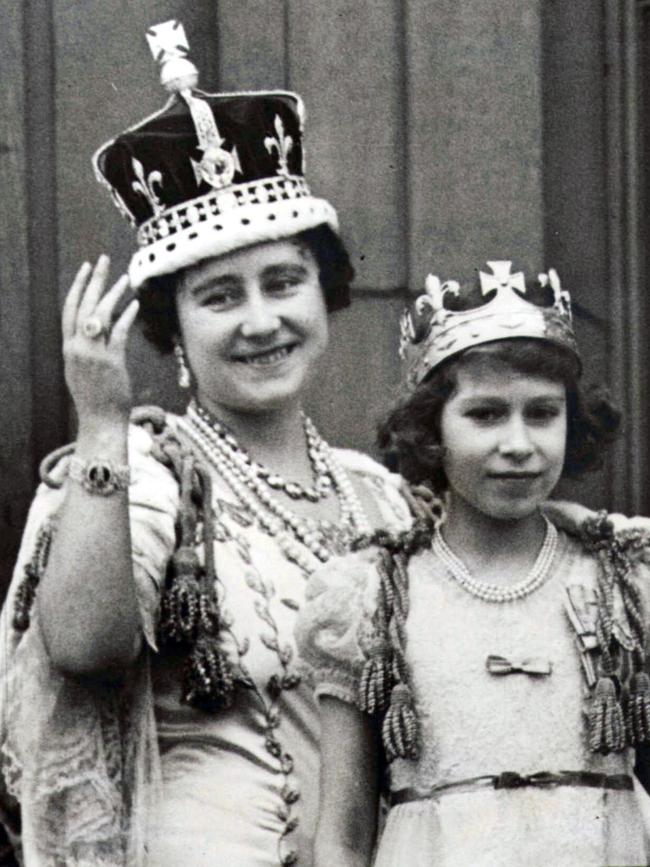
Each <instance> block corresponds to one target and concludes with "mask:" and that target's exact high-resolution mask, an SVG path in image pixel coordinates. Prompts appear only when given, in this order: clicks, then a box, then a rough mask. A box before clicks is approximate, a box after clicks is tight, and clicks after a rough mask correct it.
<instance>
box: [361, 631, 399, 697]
mask: <svg viewBox="0 0 650 867" xmlns="http://www.w3.org/2000/svg"><path fill="white" fill-rule="evenodd" d="M391 681H392V678H391V672H390V663H389V661H388V658H387V654H386V650H385V649H384V647H383V645H382V644H377V646H376V647H374V648H373V649H372V650H371V651H370V655H369V656H368V659H366V661H365V663H364V666H363V670H362V672H361V679H360V681H359V706H360V708H361V710H362V711H364V713H368V714H374V713H379V712H381V711H383V710H384V709H385V708H386V706H387V704H388V698H389V696H390V690H391V686H392V683H391Z"/></svg>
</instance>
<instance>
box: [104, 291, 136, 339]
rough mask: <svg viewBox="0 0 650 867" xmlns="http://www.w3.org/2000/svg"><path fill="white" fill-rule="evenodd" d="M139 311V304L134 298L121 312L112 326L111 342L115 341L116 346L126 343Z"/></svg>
mask: <svg viewBox="0 0 650 867" xmlns="http://www.w3.org/2000/svg"><path fill="white" fill-rule="evenodd" d="M139 309H140V302H139V301H138V300H137V298H134V299H133V301H131V303H130V304H129V305H128V306H127V307H126V309H125V310H123V311H122V314H121V315H120V317H119V318H118V320H117V322H116V323H115V325H114V326H113V330H112V331H111V341H115V342H116V343H118V344H119V343H126V339H127V337H128V336H129V331H130V329H131V326H132V325H133V323H134V322H135V317H136V316H137V315H138V310H139Z"/></svg>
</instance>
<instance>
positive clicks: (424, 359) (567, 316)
mask: <svg viewBox="0 0 650 867" xmlns="http://www.w3.org/2000/svg"><path fill="white" fill-rule="evenodd" d="M487 266H488V268H489V271H479V274H478V286H476V285H474V284H461V283H459V282H457V281H455V280H447V281H445V282H444V283H443V282H442V281H441V280H440V278H439V277H436V276H434V275H433V274H429V276H428V277H427V279H426V281H425V293H424V294H423V295H420V296H418V298H416V299H415V301H414V302H413V304H412V305H411V307H410V308H408V309H407V310H406V311H405V312H404V314H403V315H402V319H401V325H400V357H401V359H402V361H403V362H404V367H405V379H406V384H407V387H409V388H415V387H416V386H417V385H419V384H420V383H421V382H422V381H423V380H424V379H425V378H426V377H427V376H428V375H429V374H430V373H431V371H432V370H434V369H435V368H436V367H438V366H439V365H440V364H442V362H443V361H446V360H447V359H448V358H451V357H452V356H455V355H458V353H460V352H463V351H464V350H466V349H469V348H470V347H472V346H479V345H481V344H484V343H491V342H493V341H496V340H507V339H512V338H516V337H530V338H535V339H539V340H546V341H549V342H550V343H554V344H557V345H559V346H563V347H565V348H566V349H568V350H570V351H571V352H572V353H573V354H574V355H575V356H576V358H577V359H578V360H579V355H578V348H577V344H576V340H575V335H574V333H573V324H572V316H571V298H570V296H569V293H568V292H567V291H566V290H565V289H562V287H561V286H560V279H559V277H558V275H557V272H556V271H555V270H553V269H550V270H549V271H548V273H546V274H539V275H538V276H537V281H536V282H535V283H527V282H526V278H525V275H524V273H523V271H517V272H514V273H513V271H512V262H509V261H493V262H488V263H487Z"/></svg>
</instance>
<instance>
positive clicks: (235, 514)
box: [0, 417, 409, 867]
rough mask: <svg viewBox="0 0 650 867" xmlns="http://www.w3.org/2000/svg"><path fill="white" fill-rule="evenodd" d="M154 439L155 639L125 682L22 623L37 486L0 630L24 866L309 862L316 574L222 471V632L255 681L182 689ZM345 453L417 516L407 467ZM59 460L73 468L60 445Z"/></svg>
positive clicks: (391, 500) (147, 615) (171, 530)
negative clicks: (198, 691)
mask: <svg viewBox="0 0 650 867" xmlns="http://www.w3.org/2000/svg"><path fill="white" fill-rule="evenodd" d="M169 421H170V423H172V424H173V423H174V420H173V417H172V418H170V419H169ZM151 444H152V440H151V437H150V436H149V434H148V433H147V432H146V431H145V430H144V429H143V428H139V427H134V428H133V430H132V431H131V435H130V442H129V461H130V466H131V472H132V484H131V487H130V492H129V498H130V521H131V533H132V546H133V561H134V574H135V580H136V585H137V590H138V596H139V604H140V609H141V614H142V621H143V629H144V633H145V636H146V643H147V647H146V649H145V651H144V652H143V654H142V657H141V659H140V661H139V663H138V664H137V666H136V667H135V670H134V672H133V673H132V676H131V679H130V682H129V683H127V684H126V685H125V686H123V687H122V689H120V690H119V691H118V690H115V691H114V692H113V694H111V691H110V690H109V689H104V690H101V691H98V690H95V691H93V690H92V689H90V688H85V687H84V686H83V685H80V684H75V683H72V682H71V681H69V680H66V679H65V678H63V677H61V676H60V675H58V674H57V673H56V672H55V671H54V670H53V669H52V667H51V666H50V665H49V663H48V659H47V654H46V652H45V650H44V647H43V643H42V638H41V636H40V630H39V628H38V621H37V617H36V612H33V613H32V617H31V625H30V627H29V629H28V630H27V632H26V633H25V634H24V636H23V637H21V636H20V635H19V634H18V633H16V632H15V630H13V629H12V627H11V625H10V615H11V612H12V608H13V600H14V598H15V593H16V587H17V585H18V583H19V581H20V580H21V578H22V574H23V567H24V564H25V563H26V562H27V560H28V558H29V556H30V554H31V551H32V549H33V547H34V539H35V536H36V532H37V529H38V528H39V527H40V526H41V525H42V524H43V522H44V521H46V520H47V519H48V517H49V516H50V515H52V514H54V513H55V511H56V509H57V508H58V506H59V505H60V503H61V500H62V498H63V494H64V488H62V489H60V490H52V489H51V488H46V487H45V486H43V485H41V487H40V489H39V492H38V494H37V496H36V499H35V502H34V504H33V506H32V510H31V513H30V517H29V521H28V525H27V529H26V532H25V538H24V542H23V546H22V550H21V554H20V557H19V561H18V565H17V569H16V577H15V579H14V582H13V585H12V589H11V591H10V594H9V597H8V603H7V605H6V606H5V609H4V612H3V620H2V644H1V645H0V646H1V647H2V653H3V659H2V693H0V695H2V732H1V733H2V759H3V771H4V773H5V777H6V779H7V781H8V784H9V787H10V789H11V790H12V791H13V792H14V793H15V794H16V795H17V796H18V798H19V800H20V801H21V804H22V810H23V845H24V850H25V858H26V867H41V865H47V867H50V865H52V867H55V865H56V867H60V865H63V864H65V865H66V867H71V865H93V867H95V865H99V864H107V865H118V864H119V865H128V867H133V865H137V864H146V865H150V867H179V865H184V864H187V865H192V867H208V865H210V867H213V865H215V864H219V865H220V867H277V865H281V864H286V865H288V864H297V865H300V867H309V865H310V864H311V863H312V862H311V844H312V837H313V834H314V827H315V820H316V810H317V801H318V738H319V722H318V710H317V706H316V703H315V701H314V698H313V695H312V691H311V689H310V688H309V687H308V686H307V684H305V683H302V682H301V681H300V677H299V676H298V668H297V658H296V649H295V643H294V638H293V633H294V626H295V621H296V617H297V614H298V611H299V610H300V608H301V607H302V605H303V601H304V594H305V589H306V587H307V585H308V581H309V578H308V577H307V576H306V575H305V574H304V573H303V572H302V571H301V570H300V569H299V568H298V566H296V565H295V564H294V563H293V562H290V561H289V560H288V559H287V558H286V557H285V556H284V555H283V554H282V553H281V551H280V549H279V548H278V545H277V544H276V542H275V541H274V539H273V538H272V537H270V536H269V535H267V534H265V533H264V532H262V531H261V530H260V529H259V528H258V527H257V526H256V524H255V522H254V521H253V520H252V517H251V515H250V513H249V512H247V511H246V510H245V509H243V508H242V507H241V505H239V504H238V503H237V502H236V501H235V499H234V497H233V495H232V493H231V491H230V489H229V488H227V487H226V486H225V485H224V483H223V482H222V481H221V480H220V479H219V478H217V477H216V474H215V473H214V472H213V471H211V474H212V477H213V486H214V502H215V507H216V508H215V513H216V515H217V519H216V526H215V528H214V530H215V536H216V542H215V559H216V564H217V575H218V582H219V588H218V592H219V598H220V601H221V606H222V612H223V616H224V618H225V622H226V627H227V628H226V629H225V632H224V634H223V642H224V647H225V649H226V650H227V652H228V654H229V657H230V659H231V660H232V662H233V663H234V665H235V669H236V671H237V674H238V676H239V678H240V680H241V681H244V682H245V684H246V685H240V686H238V687H237V692H236V697H235V701H234V704H233V706H232V707H231V708H230V709H229V710H222V711H218V712H216V713H214V714H207V713H203V712H200V711H197V710H194V709H192V708H191V707H189V706H187V705H184V704H181V702H180V701H179V695H180V668H181V665H182V662H181V660H180V659H178V658H174V656H173V655H172V654H170V653H169V652H167V651H165V652H157V649H156V637H155V636H156V623H157V618H158V609H159V600H160V594H161V586H162V582H163V577H164V574H165V567H166V564H167V561H168V560H169V557H170V556H171V554H172V552H173V550H174V547H175V544H176V542H175V527H174V524H175V519H176V515H177V512H178V508H179V491H178V485H177V483H176V481H175V480H174V478H173V476H172V475H171V473H170V471H169V470H167V469H166V468H165V467H164V466H163V465H162V464H161V463H159V462H158V461H157V460H155V459H154V458H153V456H152V455H151V453H150V450H151ZM334 454H335V457H336V458H337V459H338V461H339V463H340V464H341V465H342V466H343V467H344V468H345V469H346V470H347V472H348V473H349V474H350V476H351V477H352V478H353V480H354V482H355V485H356V487H357V488H358V487H359V486H363V487H365V489H366V490H367V491H368V493H369V494H370V496H371V497H372V498H373V499H374V500H375V502H376V504H377V509H378V514H380V515H381V517H382V521H383V522H385V524H386V525H387V526H391V527H393V528H394V529H399V528H403V527H404V526H406V524H407V523H408V520H409V518H408V512H407V509H406V506H405V505H404V502H403V501H402V499H401V497H400V495H399V493H398V490H397V484H396V481H395V478H396V477H394V476H391V475H390V474H389V473H387V472H386V471H385V470H384V469H383V468H382V467H380V466H379V465H378V464H376V463H375V462H374V461H372V460H371V459H370V458H368V457H366V456H364V455H361V454H358V453H355V452H349V451H335V452H334ZM55 472H56V474H57V476H58V478H59V479H60V480H63V479H64V478H65V461H61V462H60V463H59V465H58V466H57V468H56V471H55ZM305 550H306V549H305ZM314 562H315V563H316V562H317V561H315V560H314ZM37 598H38V597H37ZM36 604H38V603H37V602H36Z"/></svg>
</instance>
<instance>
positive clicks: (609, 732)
mask: <svg viewBox="0 0 650 867" xmlns="http://www.w3.org/2000/svg"><path fill="white" fill-rule="evenodd" d="M624 747H625V720H624V717H623V709H622V708H621V704H620V702H619V700H618V698H617V696H616V686H615V684H614V681H613V680H612V678H611V677H600V678H599V679H598V683H597V684H596V689H595V690H594V697H593V699H592V703H591V708H590V710H589V748H590V750H591V751H592V752H593V753H602V754H603V755H607V754H608V753H610V752H619V751H620V750H622V749H624Z"/></svg>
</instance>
